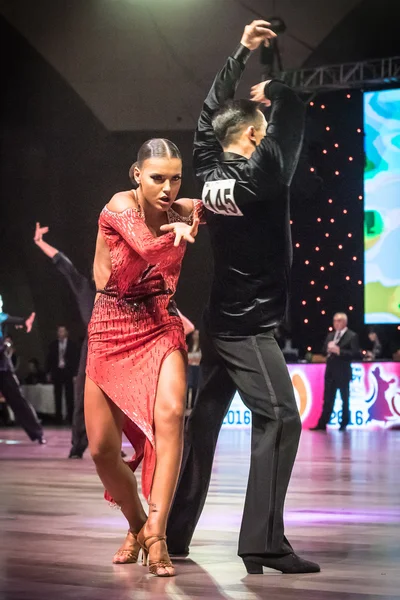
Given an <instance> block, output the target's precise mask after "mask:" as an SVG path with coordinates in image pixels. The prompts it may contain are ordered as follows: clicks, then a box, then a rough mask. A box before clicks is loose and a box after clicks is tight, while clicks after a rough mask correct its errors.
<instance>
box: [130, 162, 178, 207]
mask: <svg viewBox="0 0 400 600" xmlns="http://www.w3.org/2000/svg"><path fill="white" fill-rule="evenodd" d="M135 179H136V181H137V183H138V184H139V186H140V189H141V191H142V194H143V196H144V199H145V201H146V202H147V203H148V204H151V205H152V206H153V207H154V208H156V209H158V210H162V211H166V210H168V209H169V208H170V206H171V204H172V203H173V202H175V200H176V197H177V195H178V192H179V188H180V187H181V181H182V161H181V159H180V158H148V159H147V160H145V161H144V163H143V165H142V167H141V168H140V167H136V168H135Z"/></svg>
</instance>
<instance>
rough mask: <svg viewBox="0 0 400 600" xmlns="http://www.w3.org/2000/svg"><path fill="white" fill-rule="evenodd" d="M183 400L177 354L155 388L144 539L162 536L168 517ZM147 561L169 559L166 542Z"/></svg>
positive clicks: (163, 369) (183, 376)
mask: <svg viewBox="0 0 400 600" xmlns="http://www.w3.org/2000/svg"><path fill="white" fill-rule="evenodd" d="M185 400H186V364H185V361H184V358H183V355H182V353H181V352H180V351H175V352H172V353H171V354H170V355H169V356H167V358H166V359H165V360H164V362H163V364H162V366H161V370H160V375H159V380H158V386H157V395H156V402H155V407H154V427H155V446H156V468H155V472H154V478H153V484H152V487H151V493H150V501H149V516H148V519H147V523H146V526H145V529H144V533H145V535H146V536H149V535H152V534H154V535H165V532H166V528H167V519H168V514H169V511H170V508H171V503H172V500H173V496H174V493H175V488H176V484H177V481H178V476H179V469H180V465H181V460H182V448H183V423H184V415H185ZM149 556H150V561H151V562H153V561H158V560H165V559H168V552H167V548H166V544H165V542H157V543H155V544H154V545H153V546H151V548H150V553H149ZM167 571H168V572H169V573H173V568H171V567H168V568H166V569H165V568H160V569H158V573H157V574H159V575H162V574H165V573H166V572H167Z"/></svg>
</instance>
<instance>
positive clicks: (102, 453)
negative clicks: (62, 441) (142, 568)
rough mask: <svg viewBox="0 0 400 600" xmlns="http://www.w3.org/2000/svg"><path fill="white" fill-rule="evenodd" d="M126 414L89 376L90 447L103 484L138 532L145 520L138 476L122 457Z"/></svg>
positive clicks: (87, 411)
mask: <svg viewBox="0 0 400 600" xmlns="http://www.w3.org/2000/svg"><path fill="white" fill-rule="evenodd" d="M123 421H124V414H123V413H122V411H121V410H120V409H119V408H118V407H117V406H116V405H115V404H114V403H113V402H112V401H111V400H110V399H109V398H107V396H106V395H105V394H104V392H103V391H102V390H101V389H100V388H99V387H98V386H97V385H96V384H95V383H94V382H93V381H92V380H91V379H90V378H89V377H86V385H85V422H86V431H87V436H88V440H89V449H90V453H91V455H92V458H93V461H94V463H95V465H96V470H97V473H98V475H99V477H100V479H101V481H102V483H103V485H104V487H105V488H106V489H107V490H108V492H109V493H110V494H111V496H112V497H113V499H114V500H115V502H116V503H117V504H118V505H119V506H120V507H121V510H122V513H123V514H124V516H125V517H126V519H127V521H128V523H129V528H130V529H131V531H133V532H138V531H139V530H140V529H141V527H142V526H143V523H144V522H145V521H146V513H145V512H144V510H143V506H142V503H141V501H140V498H139V495H138V491H137V483H136V477H135V475H134V474H133V473H132V471H131V469H130V468H129V467H128V465H127V464H125V463H124V461H123V460H122V458H121V443H122V426H123Z"/></svg>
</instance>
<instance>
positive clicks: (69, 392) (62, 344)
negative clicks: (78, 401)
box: [46, 325, 78, 425]
mask: <svg viewBox="0 0 400 600" xmlns="http://www.w3.org/2000/svg"><path fill="white" fill-rule="evenodd" d="M77 369H78V350H77V347H76V345H75V344H74V342H72V341H71V340H70V339H69V337H68V329H67V328H66V327H65V326H64V325H59V327H58V328H57V339H56V340H54V341H53V342H51V344H50V346H49V352H48V355H47V368H46V372H47V373H48V374H49V375H50V381H51V382H52V383H53V385H54V402H55V409H56V422H57V423H58V424H61V423H62V421H63V417H62V394H63V390H65V397H66V402H67V419H68V423H69V424H70V425H72V417H73V413H74V377H75V375H76V373H77Z"/></svg>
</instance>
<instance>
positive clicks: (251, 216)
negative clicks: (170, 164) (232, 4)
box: [167, 21, 320, 574]
mask: <svg viewBox="0 0 400 600" xmlns="http://www.w3.org/2000/svg"><path fill="white" fill-rule="evenodd" d="M268 26H269V23H267V22H266V21H254V22H253V23H252V24H251V25H248V26H247V27H246V28H245V30H244V33H243V37H242V40H241V44H240V45H239V47H238V48H237V49H236V50H235V52H234V53H233V54H232V55H231V56H230V57H229V58H228V60H227V62H226V64H225V66H224V67H223V69H222V70H221V71H220V72H219V73H218V75H217V76H216V79H215V81H214V83H213V85H212V87H211V90H210V92H209V94H208V96H207V98H206V101H205V103H204V106H203V110H202V112H201V114H200V119H199V122H198V128H197V131H196V134H195V140H194V168H195V171H196V175H197V177H198V178H199V179H200V181H201V182H202V183H203V184H204V188H203V202H204V203H205V205H206V207H207V208H208V209H209V210H208V211H207V223H208V226H209V231H210V236H211V243H212V247H213V254H214V265H215V273H214V280H213V284H212V289H211V296H210V301H209V304H208V308H207V310H206V314H205V330H206V333H207V336H208V342H207V343H204V341H203V342H202V352H203V358H202V362H201V374H200V381H199V389H198V394H197V399H196V402H195V405H194V408H193V411H192V413H191V415H190V417H189V420H188V425H187V431H186V437H185V451H184V459H183V463H182V470H181V475H180V481H179V484H178V489H177V493H176V497H175V501H174V504H173V507H172V511H171V514H170V520H169V527H168V530H167V535H168V548H169V551H170V553H171V554H175V555H176V554H183V553H185V554H187V553H188V547H189V543H190V540H191V538H192V535H193V532H194V529H195V526H196V523H197V521H198V519H199V517H200V514H201V511H202V508H203V506H204V502H205V499H206V494H207V489H208V485H209V481H210V476H211V470H212V461H213V455H214V450H215V445H216V442H217V438H218V433H219V430H220V427H221V425H222V421H223V419H224V416H225V414H226V412H227V410H228V408H229V405H230V402H231V399H232V396H233V394H234V391H235V388H237V389H238V390H239V393H240V395H241V397H242V399H243V401H244V403H245V404H246V406H247V407H248V408H249V409H250V410H251V412H252V448H251V466H250V474H249V482H248V488H247V494H246V502H245V508H244V514H243V521H242V526H241V532H240V539H239V552H238V553H239V556H241V557H242V559H243V562H244V564H245V566H246V568H247V571H248V572H249V573H255V574H256V573H262V572H263V571H262V567H263V566H266V567H271V568H275V569H277V570H280V571H282V572H283V573H308V572H317V571H319V570H320V569H319V566H318V565H317V564H315V563H311V562H309V561H306V560H304V559H302V558H300V557H299V556H297V555H296V554H295V553H294V551H293V549H292V547H291V546H290V544H289V542H288V541H287V539H286V538H285V535H284V523H283V509H284V502H285V496H286V491H287V487H288V484H289V480H290V475H291V472H292V467H293V463H294V460H295V457H296V452H297V447H298V442H299V437H300V431H301V422H300V417H299V413H298V410H297V406H296V401H295V397H294V393H293V387H292V384H291V380H290V377H289V374H288V370H287V367H286V364H285V361H284V358H283V355H282V352H281V350H280V349H279V346H278V345H277V343H276V341H275V339H274V334H273V330H274V328H275V327H277V326H278V325H279V323H280V322H281V320H282V318H283V317H284V315H285V311H286V307H287V297H288V285H289V275H290V267H291V261H292V248H291V235H290V216H289V186H290V183H291V179H292V176H293V173H294V170H295V168H296V165H297V161H298V157H299V153H300V149H301V143H302V136H303V121H304V112H305V110H304V105H303V103H302V102H301V101H300V99H299V98H298V97H297V96H296V94H295V93H294V92H293V91H292V90H291V89H290V88H288V87H287V86H286V85H284V84H283V83H281V82H280V81H276V80H272V81H269V82H267V83H266V82H262V83H260V84H258V85H257V86H255V87H254V88H252V99H253V100H254V101H256V102H262V103H264V104H266V105H271V106H272V109H271V116H270V121H269V124H268V126H267V123H266V121H265V118H264V115H263V113H262V112H261V111H260V110H259V109H258V107H257V104H255V103H254V102H251V101H249V100H239V101H233V97H234V94H235V90H236V88H237V85H238V83H239V80H240V78H241V75H242V72H243V70H244V67H245V64H246V62H247V59H248V58H249V56H250V54H251V52H252V51H253V50H255V49H256V48H258V47H259V46H260V44H261V43H267V44H268V40H269V39H271V38H273V37H275V34H274V33H273V32H272V31H271V30H269V29H268ZM221 146H222V149H223V151H224V152H223V154H222V155H221Z"/></svg>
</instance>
